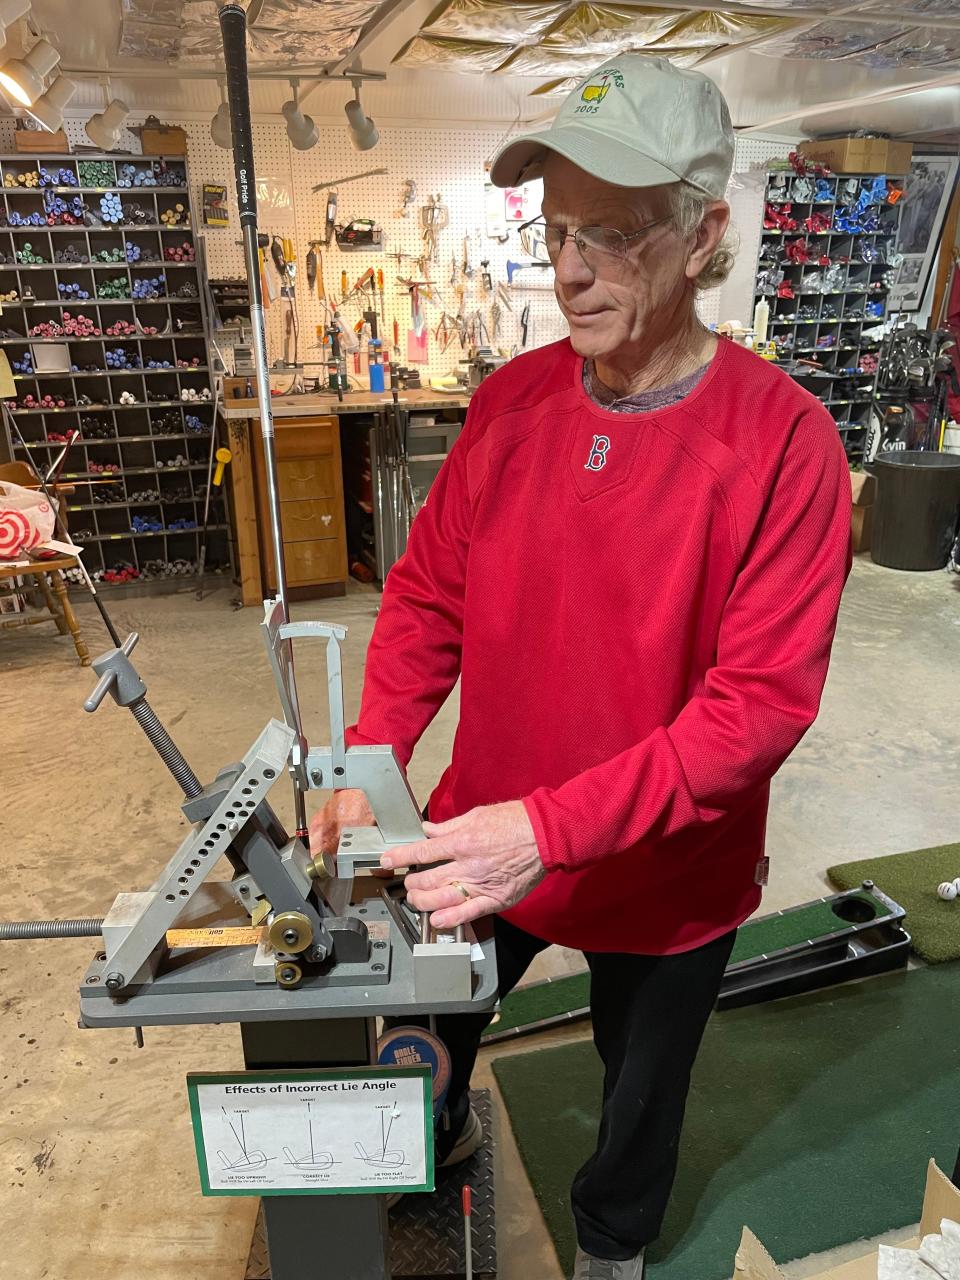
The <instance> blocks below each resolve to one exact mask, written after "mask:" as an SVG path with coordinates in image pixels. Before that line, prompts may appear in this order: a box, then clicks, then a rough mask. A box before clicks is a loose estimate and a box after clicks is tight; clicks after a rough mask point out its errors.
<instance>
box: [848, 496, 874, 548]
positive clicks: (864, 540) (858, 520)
mask: <svg viewBox="0 0 960 1280" xmlns="http://www.w3.org/2000/svg"><path fill="white" fill-rule="evenodd" d="M850 529H851V532H852V534H853V550H854V553H857V552H860V551H869V550H870V540H871V538H872V537H873V506H872V505H871V506H869V507H854V508H853V513H852V515H851V518H850Z"/></svg>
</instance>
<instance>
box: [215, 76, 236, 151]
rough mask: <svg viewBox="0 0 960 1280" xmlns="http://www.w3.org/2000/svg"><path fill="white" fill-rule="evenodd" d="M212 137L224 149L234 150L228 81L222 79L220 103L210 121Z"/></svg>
mask: <svg viewBox="0 0 960 1280" xmlns="http://www.w3.org/2000/svg"><path fill="white" fill-rule="evenodd" d="M210 137H211V138H212V139H213V140H214V142H215V143H216V144H217V146H218V147H223V149H224V151H232V150H233V124H232V122H231V120H230V103H229V102H228V101H227V82H226V80H221V81H220V105H219V107H217V111H216V115H215V116H214V117H213V119H212V120H211V121H210Z"/></svg>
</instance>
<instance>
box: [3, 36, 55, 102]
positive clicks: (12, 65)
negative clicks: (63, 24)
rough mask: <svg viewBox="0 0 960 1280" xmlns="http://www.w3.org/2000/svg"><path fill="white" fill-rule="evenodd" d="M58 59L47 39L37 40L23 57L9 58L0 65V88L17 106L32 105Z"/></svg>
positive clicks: (41, 91)
mask: <svg viewBox="0 0 960 1280" xmlns="http://www.w3.org/2000/svg"><path fill="white" fill-rule="evenodd" d="M59 61H60V55H59V53H57V51H56V49H54V47H53V45H52V44H50V43H49V41H47V40H38V41H37V43H36V44H35V45H34V46H33V48H32V49H31V50H30V52H29V53H28V54H27V55H26V57H24V58H11V59H10V61H9V62H6V63H4V65H3V66H2V67H0V89H3V91H4V93H6V94H7V95H8V97H10V98H12V99H13V101H14V102H15V103H17V105H18V106H21V107H32V106H33V104H34V103H35V102H36V100H37V99H38V98H39V97H40V95H41V94H42V93H43V82H44V80H45V78H46V77H47V76H48V75H49V74H50V72H51V71H52V70H53V68H54V67H55V66H56V65H57V63H58V62H59Z"/></svg>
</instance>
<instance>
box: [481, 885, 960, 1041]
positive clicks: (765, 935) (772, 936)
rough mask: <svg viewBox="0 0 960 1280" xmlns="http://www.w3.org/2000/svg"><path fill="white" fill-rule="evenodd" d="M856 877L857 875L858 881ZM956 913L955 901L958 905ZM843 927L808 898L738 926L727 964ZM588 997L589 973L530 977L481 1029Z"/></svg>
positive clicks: (533, 1017)
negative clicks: (542, 978)
mask: <svg viewBox="0 0 960 1280" xmlns="http://www.w3.org/2000/svg"><path fill="white" fill-rule="evenodd" d="M859 883H860V881H859V880H858V881H857V884H858V885H859ZM855 896H856V897H858V898H862V899H863V900H864V901H865V902H870V903H873V904H874V905H875V906H876V905H877V903H876V901H875V899H873V898H872V897H871V896H870V894H868V893H860V894H856V895H855ZM957 916H958V919H960V905H958V911H957ZM845 927H847V921H845V920H841V919H840V918H839V917H838V916H837V915H836V914H835V913H834V911H833V908H832V907H831V906H830V904H829V903H827V902H811V903H810V904H809V905H808V906H804V907H800V908H799V909H798V910H796V911H787V912H785V913H784V914H783V915H771V916H769V917H766V918H762V919H759V920H748V921H747V923H746V924H744V925H741V926H740V930H739V932H738V934H737V940H736V942H735V943H734V947H733V954H732V955H731V957H730V963H731V964H737V963H738V961H740V960H749V959H752V958H753V957H754V956H761V955H769V954H770V953H771V952H772V951H779V950H780V949H781V948H783V947H792V946H796V945H797V944H798V943H801V942H805V941H806V940H807V939H808V938H817V937H821V936H822V935H823V934H826V933H834V932H835V931H836V930H838V929H843V928H845ZM589 1003H590V974H589V973H586V972H584V973H572V974H569V975H568V976H566V977H564V978H554V979H553V980H552V981H551V982H532V983H531V984H530V985H529V986H527V987H518V988H517V989H516V990H515V991H511V992H510V994H509V995H508V996H507V998H506V1000H504V1002H503V1006H502V1008H501V1009H500V1012H499V1014H498V1016H497V1019H496V1021H495V1022H493V1023H491V1024H490V1026H489V1027H487V1029H486V1031H485V1032H484V1035H497V1034H499V1033H500V1032H502V1031H510V1030H512V1029H513V1028H514V1027H520V1026H525V1025H528V1024H529V1023H533V1022H540V1021H542V1020H543V1019H544V1018H554V1017H557V1016H558V1015H559V1014H563V1013H572V1012H573V1011H574V1010H576V1009H585V1008H586V1007H587V1005H589Z"/></svg>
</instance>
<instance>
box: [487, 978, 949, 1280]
mask: <svg viewBox="0 0 960 1280" xmlns="http://www.w3.org/2000/svg"><path fill="white" fill-rule="evenodd" d="M958 999H960V966H954V965H950V966H947V967H945V968H940V969H923V970H916V971H913V972H909V973H907V972H903V973H896V974H888V975H885V976H883V977H879V978H872V979H871V980H870V981H869V982H863V983H853V984H850V985H847V986H841V987H834V988H832V989H830V990H829V991H818V992H815V993H813V994H810V995H805V996H796V997H793V998H791V999H787V1000H779V1001H776V1002H774V1003H772V1004H765V1005H756V1006H753V1007H751V1008H745V1009H733V1010H730V1011H729V1012H727V1013H723V1014H720V1015H717V1016H715V1017H714V1018H713V1019H712V1020H711V1022H710V1024H709V1026H708V1028H707V1032H706V1035H705V1037H704V1042H703V1048H702V1050H701V1053H700V1057H699V1059H698V1061H697V1066H696V1069H695V1072H694V1082H693V1086H692V1089H691V1093H690V1100H689V1104H688V1107H687V1121H686V1127H685V1129H684V1136H683V1142H682V1146H681V1153H680V1171H679V1174H678V1176H677V1181H676V1185H675V1189H674V1195H673V1200H672V1203H671V1207H670V1211H669V1213H668V1215H667V1221H666V1223H665V1225H664V1234H663V1236H662V1238H661V1240H660V1241H659V1242H658V1243H657V1244H656V1245H655V1246H654V1247H653V1248H652V1249H651V1251H650V1261H651V1263H653V1264H654V1265H652V1266H651V1267H650V1268H649V1269H648V1270H649V1274H650V1280H729V1277H730V1275H731V1272H732V1269H733V1259H734V1254H735V1253H736V1249H737V1244H738V1243H739V1240H740V1231H741V1228H742V1227H743V1226H744V1224H746V1225H748V1226H749V1227H750V1228H751V1229H752V1230H753V1231H755V1232H756V1234H757V1235H758V1236H759V1237H760V1239H761V1240H762V1241H763V1243H764V1244H765V1245H766V1247H767V1248H768V1249H769V1250H770V1252H771V1253H772V1254H773V1256H774V1258H775V1259H776V1260H777V1261H778V1262H787V1261H790V1260H792V1259H794V1258H801V1257H805V1256H806V1255H807V1254H810V1253H817V1252H820V1251H821V1250H823V1249H830V1248H834V1247H836V1246H837V1245H840V1244H844V1243H846V1242H847V1241H850V1240H856V1239H858V1238H860V1237H863V1236H874V1235H879V1234H880V1233H881V1232H883V1231H887V1230H890V1229H892V1228H895V1227H902V1226H906V1225H908V1224H910V1223H912V1222H915V1221H916V1220H917V1218H918V1217H919V1214H920V1203H921V1201H922V1199H923V1187H924V1178H925V1176H926V1164H927V1160H928V1159H929V1157H930V1156H933V1157H935V1158H936V1159H937V1161H938V1162H939V1164H940V1167H941V1168H945V1169H952V1168H953V1163H954V1160H955V1159H956V1154H957V1144H958V1141H960V1125H958V1121H957V1106H956V1100H957V1097H958V1096H960V1019H958V1018H957V1016H956V1009H957V1001H958ZM493 1070H494V1073H495V1075H496V1078H497V1082H498V1084H499V1086H500V1089H501V1092H502V1094H503V1098H504V1101H505V1103H506V1107H507V1111H508V1113H509V1116H510V1123H511V1125H512V1127H513V1131H514V1134H515V1135H516V1139H517V1143H518V1145H519V1147H520V1154H521V1156H522V1158H523V1162H524V1165H525V1166H526V1169H527V1173H528V1175H529V1177H530V1181H531V1184H532V1185H533V1189H534V1192H535V1193H536V1196H537V1200H538V1201H539V1203H540V1206H541V1208H542V1210H543V1214H544V1217H545V1219H546V1223H547V1226H548V1228H549V1230H550V1234H551V1235H552V1237H553V1240H554V1243H555V1244H556V1247H557V1253H558V1254H559V1257H560V1261H561V1263H562V1264H563V1265H564V1266H566V1267H567V1268H568V1269H569V1268H570V1267H571V1265H572V1261H573V1254H574V1249H575V1247H576V1242H575V1238H574V1230H573V1221H572V1219H571V1216H570V1210H569V1188H570V1183H571V1180H572V1178H573V1175H574V1173H575V1172H576V1170H577V1169H578V1168H579V1166H580V1165H581V1164H582V1163H583V1161H584V1160H586V1158H587V1157H588V1156H589V1155H590V1153H591V1151H592V1150H593V1145H594V1139H595V1136H596V1131H597V1124H598V1119H599V1099H600V1091H601V1083H602V1081H601V1067H600V1062H599V1060H598V1059H597V1056H596V1053H595V1050H594V1048H593V1045H592V1044H591V1043H589V1042H578V1043H575V1044H569V1045H563V1046H561V1047H559V1048H556V1049H542V1050H540V1051H538V1052H535V1053H524V1054H515V1055H511V1056H509V1057H503V1058H499V1059H498V1060H497V1061H496V1062H495V1063H494V1064H493Z"/></svg>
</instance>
